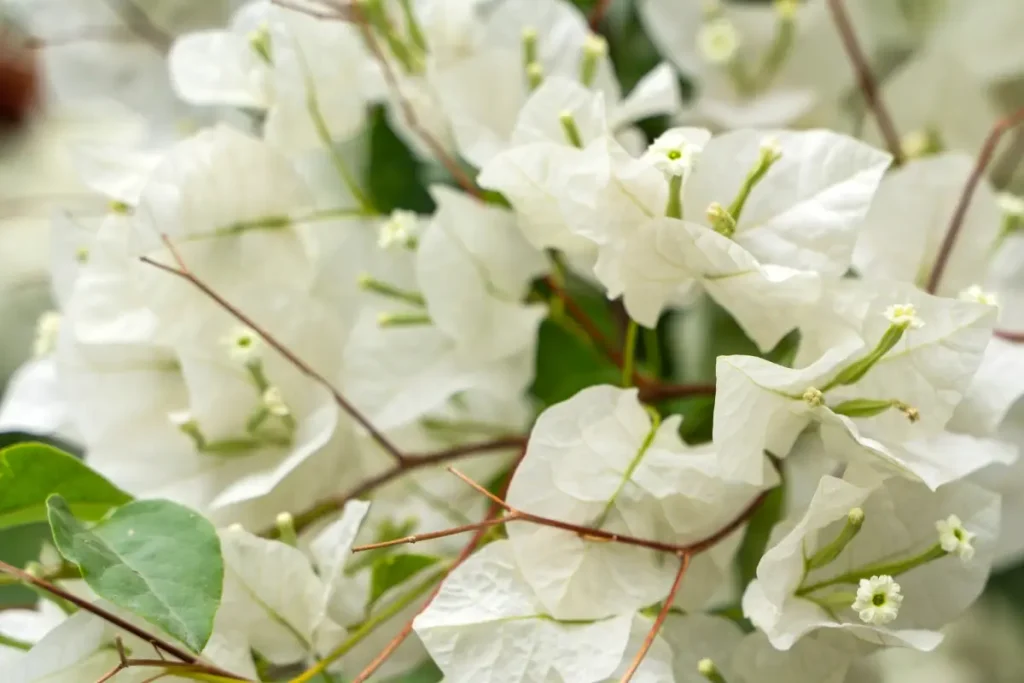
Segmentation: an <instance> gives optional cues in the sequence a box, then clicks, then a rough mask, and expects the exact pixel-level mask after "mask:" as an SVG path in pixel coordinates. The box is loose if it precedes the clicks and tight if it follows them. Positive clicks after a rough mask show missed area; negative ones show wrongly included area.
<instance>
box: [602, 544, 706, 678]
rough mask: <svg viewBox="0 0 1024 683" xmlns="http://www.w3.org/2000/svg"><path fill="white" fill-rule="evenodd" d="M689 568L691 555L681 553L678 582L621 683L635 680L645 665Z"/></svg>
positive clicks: (623, 675) (673, 586) (663, 604)
mask: <svg viewBox="0 0 1024 683" xmlns="http://www.w3.org/2000/svg"><path fill="white" fill-rule="evenodd" d="M689 566H690V554H689V553H681V554H680V555H679V571H678V572H676V580H675V581H673V582H672V588H670V589H669V591H668V595H667V596H665V602H664V603H662V605H661V609H660V610H659V611H658V617H657V618H656V619H655V620H654V624H652V625H651V630H650V631H648V632H647V637H646V638H644V642H643V644H642V645H641V646H640V651H639V652H637V653H636V657H634V658H633V663H632V664H630V666H629V669H627V670H626V673H624V674H622V678H620V679H619V683H629V681H631V680H633V675H634V674H635V673H636V672H637V669H639V668H640V665H641V664H643V662H644V657H646V656H647V653H648V652H649V651H650V649H651V646H653V645H654V639H655V638H657V637H658V632H659V631H661V627H662V626H663V625H664V624H665V619H667V618H668V613H669V611H670V610H671V609H672V603H673V602H675V599H676V594H677V593H678V592H679V587H680V586H681V585H682V584H683V575H684V574H686V569H687V568H688V567H689Z"/></svg>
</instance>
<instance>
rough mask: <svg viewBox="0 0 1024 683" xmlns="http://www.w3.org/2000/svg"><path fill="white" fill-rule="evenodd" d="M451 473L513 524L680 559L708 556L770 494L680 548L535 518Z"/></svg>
mask: <svg viewBox="0 0 1024 683" xmlns="http://www.w3.org/2000/svg"><path fill="white" fill-rule="evenodd" d="M448 471H449V472H451V473H452V474H454V475H455V476H456V477H458V478H459V479H461V480H462V481H463V482H465V483H466V484H467V485H469V486H471V487H472V488H473V489H475V490H476V491H477V492H478V493H480V494H481V495H484V496H486V497H487V498H488V499H489V500H490V501H491V502H492V503H494V504H495V505H499V506H501V507H502V508H504V509H505V510H506V511H507V512H508V513H509V516H508V518H509V521H523V522H532V523H534V524H539V525H541V526H546V527H551V528H553V529H562V530H563V531H569V532H572V533H574V534H576V535H577V536H580V537H581V538H584V539H586V540H591V541H605V542H615V543H621V544H623V545H631V546H636V547H639V548H647V549H648V550H656V551H658V552H663V553H672V554H674V555H679V554H681V553H686V554H691V555H696V554H698V553H701V552H704V551H705V550H707V549H708V548H710V547H711V546H713V545H715V544H716V543H718V542H719V541H721V540H722V539H723V538H725V537H726V536H728V535H729V534H731V533H732V532H733V531H735V530H736V529H738V528H739V527H740V526H742V525H743V524H744V523H745V522H746V521H747V520H748V519H750V516H751V515H753V514H754V512H755V511H756V510H757V508H758V507H760V505H761V503H762V502H764V498H765V496H766V495H767V491H766V492H764V493H761V494H760V495H759V496H758V497H757V498H755V499H754V500H753V501H752V502H751V503H750V504H749V505H747V507H746V508H744V509H743V511H742V512H741V513H740V514H739V515H737V516H736V517H735V518H734V519H733V520H732V521H730V522H729V523H728V524H726V525H725V526H724V527H722V528H721V529H719V530H718V531H716V532H715V533H713V534H712V535H710V536H708V537H707V538H704V539H701V540H700V541H697V542H695V543H690V544H688V545H679V544H676V543H664V542H662V541H655V540H651V539H647V538H637V537H636V536H629V535H626V534H617V533H612V532H610V531H605V530H603V529H597V528H594V527H588V526H583V525H580V524H572V523H571V522H563V521H561V520H558V519H551V518H550V517H543V516H541V515H535V514H532V513H529V512H525V511H523V510H520V509H518V508H516V507H513V506H511V505H509V504H508V503H507V502H506V501H504V500H502V499H501V498H499V497H498V496H495V495H494V494H493V493H491V492H490V491H488V490H487V489H485V488H484V487H483V486H481V485H480V484H478V483H477V482H475V481H473V480H472V479H470V478H469V477H467V476H466V475H465V474H463V473H462V472H459V471H458V470H457V469H455V468H454V467H449V468H448Z"/></svg>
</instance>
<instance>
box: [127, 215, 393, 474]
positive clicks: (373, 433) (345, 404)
mask: <svg viewBox="0 0 1024 683" xmlns="http://www.w3.org/2000/svg"><path fill="white" fill-rule="evenodd" d="M161 237H162V239H163V241H164V244H165V245H166V246H167V249H168V250H169V251H170V253H171V256H172V257H173V258H174V261H175V262H176V263H177V264H178V267H177V268H175V267H173V266H168V265H166V264H164V263H160V262H159V261H154V260H153V259H151V258H149V257H148V256H142V257H141V260H142V262H143V263H147V264H149V265H151V266H153V267H154V268H159V269H160V270H162V271H164V272H167V273H171V274H172V275H175V276H177V277H180V278H182V279H183V280H185V281H187V282H189V283H191V284H192V286H194V287H195V288H196V289H198V290H199V291H201V292H202V293H203V294H205V295H206V296H208V297H209V298H210V299H212V300H213V301H214V302H215V303H216V304H217V305H218V306H220V307H221V308H223V309H224V310H225V311H227V312H228V313H230V314H231V315H232V316H234V317H235V318H236V319H237V320H239V321H240V322H241V323H242V324H244V325H245V326H246V327H248V328H249V329H251V330H253V331H254V332H256V333H257V334H258V335H260V337H262V338H263V340H264V341H265V342H266V343H267V344H269V345H270V346H271V347H273V348H274V349H275V350H276V351H277V352H278V353H280V354H281V355H282V356H284V357H285V359H287V360H288V361H289V362H290V363H291V364H292V365H294V366H295V367H296V368H297V369H298V370H299V371H300V372H301V373H302V374H304V375H306V376H307V377H309V378H310V379H312V380H313V381H314V382H316V383H317V384H319V385H320V386H322V387H323V388H324V389H326V390H327V391H328V392H329V393H330V394H331V397H332V398H333V399H334V402H335V403H337V404H338V406H339V407H340V408H341V409H342V410H344V411H345V412H346V413H348V414H349V416H350V417H351V418H352V419H353V420H355V421H356V422H358V423H359V425H360V426H361V427H362V428H363V429H365V430H366V432H367V433H368V434H369V435H370V437H371V438H372V439H373V440H374V441H376V442H377V443H378V444H379V445H380V447H381V448H383V449H384V450H385V451H386V452H387V453H388V455H390V456H391V457H392V458H394V459H395V461H396V462H399V463H401V462H404V461H405V455H404V454H403V453H402V451H401V450H399V448H398V447H397V446H395V445H394V444H393V443H391V440H390V439H388V438H387V437H386V436H384V434H382V433H381V432H380V431H378V430H377V428H376V427H374V426H373V423H371V422H370V420H369V419H367V417H366V416H365V415H363V414H362V413H361V412H359V410H358V409H357V408H356V407H355V406H354V405H352V404H351V403H350V402H349V401H348V399H346V398H345V397H344V396H342V394H341V392H340V391H338V390H337V389H335V388H334V385H333V384H331V382H330V380H328V379H327V378H326V377H324V376H323V375H322V374H320V373H319V372H317V371H316V370H315V369H313V367H312V366H311V365H309V364H308V363H306V361H304V360H302V359H301V358H299V357H298V356H297V355H296V354H295V352H294V351H292V350H291V349H289V348H288V347H287V346H285V345H284V344H282V343H281V342H280V341H278V340H277V339H276V338H275V337H274V336H273V335H272V334H271V333H270V332H268V331H267V330H266V329H264V328H263V327H261V326H260V325H258V324H257V323H256V321H254V320H253V319H252V318H250V317H249V316H248V315H246V314H245V313H243V312H242V311H241V310H239V309H238V308H237V307H236V306H235V305H234V304H232V303H231V302H229V301H228V300H227V299H225V298H224V297H222V296H221V295H220V294H218V293H217V292H216V291H214V290H213V288H212V287H210V286H209V285H208V284H206V283H205V282H203V281H202V280H201V279H199V278H198V277H196V275H194V274H193V273H192V271H190V270H189V269H188V266H186V265H185V262H184V260H183V259H182V258H181V254H180V253H179V252H178V250H177V248H175V246H174V244H173V243H172V242H171V240H170V239H169V238H168V237H167V235H161Z"/></svg>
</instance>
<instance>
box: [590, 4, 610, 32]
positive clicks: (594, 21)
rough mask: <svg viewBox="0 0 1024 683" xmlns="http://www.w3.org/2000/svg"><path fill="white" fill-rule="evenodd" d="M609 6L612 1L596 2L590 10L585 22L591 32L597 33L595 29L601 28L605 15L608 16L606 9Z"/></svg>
mask: <svg viewBox="0 0 1024 683" xmlns="http://www.w3.org/2000/svg"><path fill="white" fill-rule="evenodd" d="M611 6H612V0H597V2H596V3H595V4H594V8H593V9H592V10H590V18H589V19H588V20H587V23H589V24H590V30H591V31H593V32H594V33H597V29H598V28H599V27H600V26H601V22H602V21H604V17H605V15H606V14H608V8H609V7H611Z"/></svg>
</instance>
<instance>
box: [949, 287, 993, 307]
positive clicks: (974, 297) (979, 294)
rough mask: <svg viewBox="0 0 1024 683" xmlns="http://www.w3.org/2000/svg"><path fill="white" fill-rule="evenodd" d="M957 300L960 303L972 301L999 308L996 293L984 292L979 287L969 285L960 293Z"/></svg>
mask: <svg viewBox="0 0 1024 683" xmlns="http://www.w3.org/2000/svg"><path fill="white" fill-rule="evenodd" d="M959 298H960V300H961V301H974V302H977V303H979V304H985V305H986V306H996V307H998V306H999V297H998V296H997V295H996V293H995V292H987V291H985V290H984V289H982V288H981V285H971V286H970V287H968V288H967V289H965V290H963V291H962V292H960V297H959Z"/></svg>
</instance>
